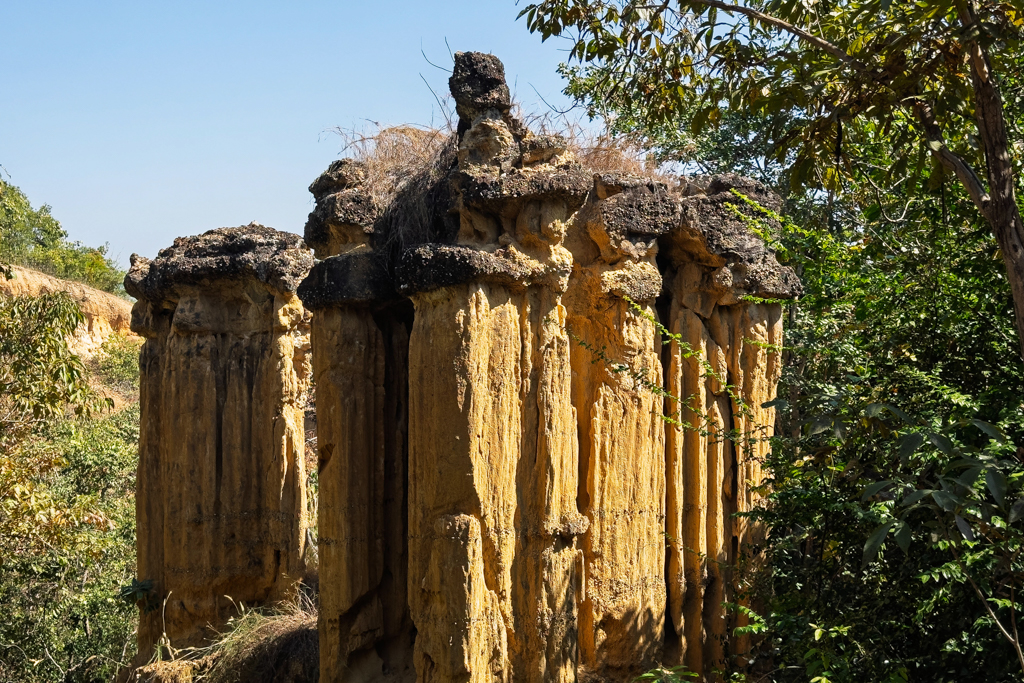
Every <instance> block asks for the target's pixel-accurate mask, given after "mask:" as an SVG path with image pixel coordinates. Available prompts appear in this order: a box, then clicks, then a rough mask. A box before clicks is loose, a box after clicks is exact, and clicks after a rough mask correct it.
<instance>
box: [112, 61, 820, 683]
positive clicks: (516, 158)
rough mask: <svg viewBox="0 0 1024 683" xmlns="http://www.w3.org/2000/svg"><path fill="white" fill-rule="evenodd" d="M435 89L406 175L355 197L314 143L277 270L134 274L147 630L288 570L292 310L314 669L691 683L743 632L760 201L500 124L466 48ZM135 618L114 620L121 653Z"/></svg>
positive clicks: (736, 655)
mask: <svg viewBox="0 0 1024 683" xmlns="http://www.w3.org/2000/svg"><path fill="white" fill-rule="evenodd" d="M450 86H451V92H452V95H453V97H454V99H455V103H456V109H457V112H458V115H459V123H458V129H457V132H456V133H455V134H454V135H453V136H452V138H451V140H450V141H449V143H448V144H445V145H443V146H442V148H441V149H440V151H439V153H438V156H437V158H436V159H435V160H434V162H433V163H432V164H431V165H430V166H429V168H422V169H421V170H418V171H416V172H414V173H408V174H404V175H402V174H395V173H392V174H391V175H392V176H398V177H399V180H398V181H397V186H396V187H394V188H391V191H390V192H384V193H382V192H380V188H379V187H377V186H374V192H373V193H371V192H370V189H369V187H368V186H367V185H368V183H369V180H368V178H370V177H371V173H370V167H369V166H367V165H365V164H363V163H362V162H357V161H354V160H341V161H337V162H335V163H333V164H332V165H331V167H330V168H329V169H328V170H327V171H326V172H325V173H324V174H323V175H321V176H320V177H319V178H318V179H317V180H316V181H315V182H314V183H313V184H312V185H311V186H310V192H311V193H312V194H313V196H314V198H315V200H316V208H315V209H314V211H313V212H312V213H311V214H310V216H309V221H308V223H307V225H306V234H305V241H306V243H308V244H309V245H310V246H311V247H312V248H313V249H314V250H315V252H316V256H317V258H318V259H320V260H319V261H318V262H317V263H316V264H315V265H314V266H313V267H312V269H311V270H309V273H308V276H307V275H306V270H307V269H309V267H310V265H311V257H310V256H308V254H307V252H305V251H304V250H303V246H302V244H301V242H300V241H299V240H298V238H297V237H294V236H286V235H284V234H282V233H276V232H274V231H270V230H269V229H266V228H262V227H260V226H248V227H245V228H237V229H232V230H220V231H213V232H211V233H207V234H206V235H202V236H200V237H194V238H186V239H182V240H178V241H176V242H175V246H174V247H172V248H170V249H168V250H165V251H164V252H161V254H160V257H158V258H157V259H156V260H155V261H153V262H152V263H150V262H148V261H144V260H137V261H133V268H132V271H131V273H130V274H129V276H128V278H127V280H126V287H128V290H129V292H131V293H132V294H134V295H135V296H137V297H139V299H140V301H139V304H138V305H137V306H136V311H135V318H134V321H135V322H134V324H133V328H134V329H136V330H137V331H139V332H140V333H142V334H144V335H145V336H146V338H147V342H146V346H145V348H144V350H143V395H142V400H143V436H142V462H141V463H140V468H139V500H140V503H139V572H140V577H142V578H152V579H154V580H155V582H156V585H157V588H158V591H159V595H160V597H161V598H163V597H165V596H167V594H168V593H171V595H170V598H169V601H168V603H167V604H168V617H167V621H168V635H169V636H171V638H172V639H174V638H179V637H181V638H185V637H187V636H189V635H191V634H193V633H194V632H195V631H196V629H199V628H201V627H202V626H203V625H204V624H206V623H207V622H210V623H217V622H218V620H220V619H222V618H223V615H224V608H225V607H227V605H225V604H224V603H225V599H223V598H221V597H220V596H222V595H224V594H228V595H231V596H232V597H234V598H236V599H238V598H241V599H244V600H246V602H249V601H253V600H255V601H260V600H267V599H272V598H273V597H274V596H275V595H279V594H281V593H282V592H283V591H285V590H286V589H287V587H288V586H289V585H290V581H291V580H292V579H293V578H294V577H296V576H297V573H298V569H299V567H300V566H301V562H302V552H303V544H302V541H303V535H302V532H303V522H304V520H303V519H302V513H301V511H302V509H303V505H302V496H303V495H304V493H303V488H302V485H301V479H302V476H303V473H302V469H301V468H302V466H301V461H302V459H301V453H300V450H299V449H301V438H300V437H299V434H300V429H301V428H300V426H299V425H300V421H299V416H298V415H297V413H296V412H295V410H294V402H295V398H296V396H297V394H298V392H299V391H301V386H302V379H301V377H300V373H298V372H297V370H296V369H295V367H294V361H293V352H292V339H293V337H294V335H296V334H297V333H298V330H299V329H300V328H301V326H302V321H303V311H304V310H306V311H310V312H311V313H312V320H311V330H312V331H311V338H312V352H313V380H314V381H315V384H316V387H317V402H316V408H317V424H318V435H317V439H318V441H317V444H318V445H317V448H318V453H317V456H318V463H319V472H318V474H319V496H320V498H319V507H318V509H319V519H318V531H319V561H320V566H319V572H320V574H319V576H320V579H319V587H320V616H319V619H320V622H319V633H320V677H321V681H323V683H363V682H375V681H400V682H403V683H404V682H407V681H408V682H410V683H411V682H412V681H417V682H419V683H456V682H458V683H485V682H487V683H493V682H498V681H501V682H506V683H513V682H515V683H519V682H522V683H548V682H551V683H569V682H571V681H629V680H632V679H633V678H634V677H635V676H636V675H637V674H638V673H640V672H642V671H643V670H645V669H649V668H651V667H653V666H655V665H657V664H660V663H664V664H669V665H672V664H679V663H684V664H686V665H687V666H688V667H689V668H690V669H691V670H693V671H698V672H702V675H704V676H705V677H706V680H715V678H714V676H715V674H713V673H712V672H713V671H714V670H715V669H718V668H721V666H722V665H724V664H725V663H726V662H727V661H730V660H731V661H740V662H742V661H743V659H744V657H745V656H746V655H747V653H748V650H749V647H750V643H749V642H747V641H745V640H744V639H742V638H734V637H731V634H732V632H733V628H734V627H735V626H737V625H742V623H743V622H742V618H741V617H739V616H737V615H736V614H734V613H727V612H726V611H725V610H724V608H723V602H727V601H743V600H753V599H754V598H753V597H752V596H747V595H745V594H743V593H742V592H740V591H738V590H737V583H738V580H739V576H738V572H737V571H736V570H735V569H734V568H735V567H737V566H741V565H743V564H744V563H745V562H746V561H747V560H748V559H749V560H750V561H753V562H756V555H757V544H758V543H759V541H760V540H761V539H762V538H763V536H762V532H761V530H760V529H758V528H757V527H756V526H753V525H751V524H750V523H748V522H747V521H746V520H745V518H743V517H741V516H736V513H741V512H745V511H748V510H750V509H751V508H752V506H753V505H755V503H756V502H757V499H758V495H759V486H760V484H761V479H762V477H761V469H760V462H761V460H762V459H763V457H764V455H765V454H766V450H767V437H769V436H770V435H771V430H772V425H773V422H774V415H773V412H772V409H771V408H766V407H764V404H766V403H769V402H770V401H771V400H772V399H773V398H774V395H775V389H776V384H777V382H778V379H779V372H780V363H781V358H780V349H781V344H782V315H781V311H782V307H781V303H780V301H781V300H783V299H787V298H792V297H794V296H796V295H798V294H799V292H800V284H799V282H798V281H797V279H796V277H795V276H794V274H793V273H792V271H790V270H789V269H788V268H786V267H783V266H781V265H780V264H779V263H778V262H777V261H776V259H775V256H774V254H773V253H772V251H771V248H770V240H771V233H772V231H773V230H777V229H778V227H779V226H778V224H777V222H776V221H775V220H774V219H773V218H772V217H773V216H774V215H775V214H774V213H773V211H774V210H777V209H778V208H779V200H778V198H776V197H774V196H772V195H771V194H770V193H769V192H768V191H767V190H766V189H765V188H764V187H763V186H761V185H759V184H758V183H756V182H754V181H751V180H748V179H745V178H739V177H734V176H722V177H717V178H713V179H709V180H707V181H706V182H696V181H690V180H684V181H682V182H680V183H678V184H677V183H675V182H673V183H671V186H670V185H669V184H667V183H665V182H661V181H658V180H655V179H651V178H644V177H638V176H634V175H629V174H625V173H612V172H604V171H603V172H599V173H595V172H594V171H593V170H592V169H588V168H586V167H585V166H584V165H583V164H581V163H580V161H579V160H578V159H577V157H576V156H575V154H574V153H573V151H572V149H571V148H570V147H571V146H570V145H569V144H568V143H567V142H566V140H564V139H562V138H560V137H558V136H553V135H535V134H534V133H532V132H531V131H529V130H528V129H527V128H526V127H525V126H524V125H523V124H522V123H521V122H519V121H518V120H516V119H515V118H514V117H513V116H512V115H511V113H510V110H511V103H510V99H509V90H508V86H507V85H506V83H505V78H504V67H503V66H502V64H501V62H500V61H498V60H497V59H496V58H494V57H492V56H490V55H484V54H480V53H457V54H456V55H455V68H454V71H453V74H452V77H451V80H450ZM379 175H380V174H377V176H374V177H378V176H379ZM382 197H387V198H386V199H382ZM766 209H767V210H766ZM302 278H305V279H304V280H303V281H302V283H301V285H299V286H298V287H297V289H296V284H297V283H298V281H299V280H300V279H302ZM294 292H297V296H298V298H299V299H301V302H302V303H301V304H300V303H299V301H298V299H296V298H295V294H293V293H294ZM186 423H187V424H186ZM159 634H160V630H159V622H158V621H157V619H156V618H155V617H153V616H148V615H146V616H144V617H143V625H142V627H141V628H140V642H141V643H142V644H144V645H146V646H151V645H152V643H153V642H154V640H155V639H156V637H157V636H159Z"/></svg>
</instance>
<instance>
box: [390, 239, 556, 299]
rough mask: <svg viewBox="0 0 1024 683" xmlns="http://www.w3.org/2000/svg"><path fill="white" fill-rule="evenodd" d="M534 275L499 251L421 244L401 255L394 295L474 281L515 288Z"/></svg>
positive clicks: (427, 290)
mask: <svg viewBox="0 0 1024 683" xmlns="http://www.w3.org/2000/svg"><path fill="white" fill-rule="evenodd" d="M536 274H537V273H535V272H533V271H531V270H529V269H528V268H525V267H524V266H523V265H522V264H521V263H518V262H516V261H515V260H513V259H510V258H506V252H505V251H504V250H503V249H498V250H497V251H495V252H493V253H491V252H486V251H479V250H477V249H473V248H471V247H463V246H458V245H448V244H421V245H420V246H418V247H416V248H414V249H409V250H408V251H406V252H405V254H403V255H402V261H401V263H399V265H398V291H399V292H401V293H402V294H405V295H410V294H413V293H415V292H429V291H431V290H434V289H440V288H441V287H450V286H453V285H460V284H463V283H466V282H469V281H471V280H476V279H483V280H486V281H488V282H497V283H501V284H505V285H516V284H522V283H524V282H526V281H527V280H529V279H530V278H531V277H532V276H534V275H536Z"/></svg>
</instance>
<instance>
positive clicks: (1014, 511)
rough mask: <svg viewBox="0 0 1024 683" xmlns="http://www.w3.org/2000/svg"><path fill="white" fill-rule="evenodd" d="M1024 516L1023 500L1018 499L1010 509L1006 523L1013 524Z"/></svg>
mask: <svg viewBox="0 0 1024 683" xmlns="http://www.w3.org/2000/svg"><path fill="white" fill-rule="evenodd" d="M1022 515H1024V498H1018V499H1017V502H1016V503H1014V504H1013V507H1011V508H1010V515H1009V518H1008V520H1007V521H1009V522H1010V524H1013V523H1014V522H1016V521H1017V520H1018V519H1020V518H1021V516H1022Z"/></svg>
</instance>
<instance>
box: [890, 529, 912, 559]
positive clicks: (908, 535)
mask: <svg viewBox="0 0 1024 683" xmlns="http://www.w3.org/2000/svg"><path fill="white" fill-rule="evenodd" d="M894 536H895V538H896V544H897V545H898V546H899V547H900V550H902V551H903V552H904V553H907V554H910V541H911V539H912V538H913V530H912V529H911V528H910V525H909V524H907V523H906V522H900V523H899V524H897V525H896V533H895V534H894Z"/></svg>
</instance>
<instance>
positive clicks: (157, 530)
mask: <svg viewBox="0 0 1024 683" xmlns="http://www.w3.org/2000/svg"><path fill="white" fill-rule="evenodd" d="M312 261H313V259H312V255H311V254H310V253H309V252H308V251H307V250H306V249H305V247H304V246H303V244H302V241H301V239H299V237H298V236H297V235H290V234H287V233H282V232H278V231H276V230H272V229H271V228H266V227H264V226H261V225H258V224H255V223H254V224H250V225H247V226H243V227H240V228H222V229H219V230H211V231H209V232H207V233H204V234H202V235H198V236H194V237H183V238H178V239H176V240H175V242H174V245H173V246H172V247H169V248H167V249H164V250H162V251H161V252H160V254H159V255H158V256H157V258H156V259H154V260H152V261H150V260H148V259H143V258H139V257H137V256H133V257H132V268H131V270H130V271H129V273H128V275H127V276H126V278H125V288H126V289H127V290H128V292H129V293H130V294H132V295H133V296H135V297H137V298H138V302H137V303H136V304H135V308H134V310H133V314H132V329H133V330H134V331H135V332H136V333H138V334H140V335H142V336H143V337H145V340H146V341H145V344H144V345H143V348H142V352H141V363H140V365H141V371H142V382H141V394H140V401H141V409H142V427H141V435H140V442H139V451H140V452H139V469H138V483H137V497H136V500H137V520H138V521H137V523H138V576H139V578H140V579H144V580H145V579H148V580H151V581H152V582H153V585H154V591H155V597H156V599H157V601H158V602H159V603H160V604H161V609H158V610H155V611H153V612H149V613H144V614H142V615H141V617H140V623H139V631H138V640H139V652H140V659H141V661H145V660H146V658H148V657H149V654H150V653H151V652H152V648H153V646H154V644H155V643H156V642H157V640H158V639H160V638H161V637H162V636H164V635H166V637H167V638H168V639H169V640H170V642H171V643H172V644H173V645H174V646H175V647H181V646H183V645H192V644H197V643H198V642H201V641H202V640H203V638H204V637H205V636H206V635H209V631H208V630H207V629H209V628H211V627H212V628H218V627H220V626H221V625H223V624H224V623H225V622H226V620H227V619H228V617H230V616H232V615H233V614H234V613H235V609H236V608H235V606H234V605H233V604H232V600H234V601H235V602H239V601H241V602H244V603H245V604H246V605H254V604H260V603H266V602H269V601H273V600H276V599H280V598H282V597H284V596H285V595H286V594H288V592H289V591H290V590H292V588H293V586H294V585H295V583H296V581H298V580H299V579H300V578H301V577H302V576H303V574H304V572H305V562H304V560H305V529H306V519H305V511H306V500H305V498H306V490H305V480H306V476H305V472H304V466H303V444H304V439H303V428H302V423H303V416H302V410H301V408H300V405H299V403H300V397H301V395H302V393H303V392H304V390H305V386H306V382H307V378H306V376H305V375H306V372H305V371H304V369H303V367H302V363H301V353H302V352H301V346H302V341H301V340H300V337H301V335H302V334H304V328H305V327H306V325H307V323H306V321H305V312H304V309H303V307H302V304H301V302H300V301H299V299H298V298H297V297H296V296H295V287H296V285H297V284H298V282H299V281H300V280H301V279H302V278H303V277H305V275H306V273H307V272H308V270H309V268H310V266H311V265H312ZM297 348H298V351H297ZM165 600H166V605H165V606H164V605H163V602H164V601H165Z"/></svg>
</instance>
